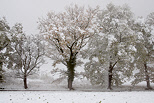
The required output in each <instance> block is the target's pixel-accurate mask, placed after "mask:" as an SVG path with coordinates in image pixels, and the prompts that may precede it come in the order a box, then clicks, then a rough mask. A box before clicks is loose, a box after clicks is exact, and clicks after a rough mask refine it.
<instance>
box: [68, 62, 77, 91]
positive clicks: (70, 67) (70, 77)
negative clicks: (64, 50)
mask: <svg viewBox="0 0 154 103" xmlns="http://www.w3.org/2000/svg"><path fill="white" fill-rule="evenodd" d="M75 66H76V60H75V59H70V60H69V61H68V62H67V69H68V88H69V89H70V90H73V87H72V84H73V80H74V74H75V73H74V68H75Z"/></svg>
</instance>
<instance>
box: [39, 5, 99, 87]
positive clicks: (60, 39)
mask: <svg viewBox="0 0 154 103" xmlns="http://www.w3.org/2000/svg"><path fill="white" fill-rule="evenodd" d="M97 11H98V8H96V9H92V8H90V7H89V8H88V9H84V7H79V6H77V5H74V6H70V7H67V8H66V11H65V12H62V13H57V14H56V13H54V12H50V13H48V14H47V18H46V19H40V21H39V29H40V33H42V34H44V35H45V38H46V40H47V41H48V47H49V52H48V53H49V54H48V56H49V57H51V58H52V60H54V63H53V65H54V66H55V65H56V64H58V63H62V64H64V65H65V66H66V67H67V76H68V88H69V89H70V90H71V89H73V88H72V83H73V80H74V75H75V72H74V71H75V67H76V66H77V65H78V64H79V63H80V62H81V61H80V60H79V59H78V55H79V53H80V51H81V50H82V48H83V47H85V45H86V44H87V41H88V39H89V37H90V36H91V35H93V34H94V33H95V30H94V29H95V26H96V25H95V24H94V18H95V16H96V13H97Z"/></svg>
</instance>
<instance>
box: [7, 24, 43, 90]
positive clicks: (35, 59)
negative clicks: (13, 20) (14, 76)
mask: <svg viewBox="0 0 154 103" xmlns="http://www.w3.org/2000/svg"><path fill="white" fill-rule="evenodd" d="M12 32H13V33H14V35H13V38H12V46H13V48H14V52H13V53H12V54H11V55H10V56H9V59H10V64H9V68H13V69H15V70H17V73H18V77H20V78H22V79H23V81H24V88H25V89H27V88H28V86H27V77H28V76H29V75H32V74H33V73H35V72H36V70H37V69H36V68H39V67H40V65H41V64H42V63H43V62H44V60H43V56H44V54H45V52H44V45H43V44H42V42H41V38H40V37H39V36H26V35H25V34H24V33H23V30H22V25H21V24H16V25H15V26H14V27H13V29H12Z"/></svg>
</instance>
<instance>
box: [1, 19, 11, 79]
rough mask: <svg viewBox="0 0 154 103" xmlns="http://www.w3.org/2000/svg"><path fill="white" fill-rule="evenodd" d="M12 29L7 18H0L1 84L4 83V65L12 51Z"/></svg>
mask: <svg viewBox="0 0 154 103" xmlns="http://www.w3.org/2000/svg"><path fill="white" fill-rule="evenodd" d="M10 36H11V34H10V27H9V25H8V23H7V21H6V19H5V18H0V82H2V81H3V75H2V74H3V72H4V71H3V68H2V67H3V65H4V63H6V57H7V55H8V54H9V52H10V51H9V49H10Z"/></svg>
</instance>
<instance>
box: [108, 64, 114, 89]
mask: <svg viewBox="0 0 154 103" xmlns="http://www.w3.org/2000/svg"><path fill="white" fill-rule="evenodd" d="M112 71H113V67H112V64H111V63H110V66H109V70H108V78H109V79H108V89H110V90H111V89H112V87H111V86H112V76H113V75H112Z"/></svg>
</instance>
